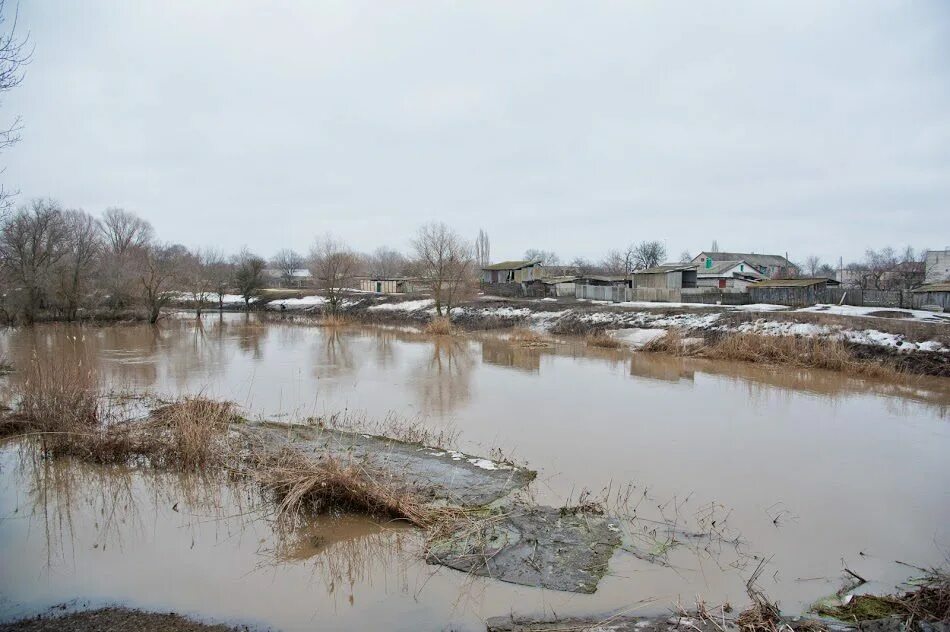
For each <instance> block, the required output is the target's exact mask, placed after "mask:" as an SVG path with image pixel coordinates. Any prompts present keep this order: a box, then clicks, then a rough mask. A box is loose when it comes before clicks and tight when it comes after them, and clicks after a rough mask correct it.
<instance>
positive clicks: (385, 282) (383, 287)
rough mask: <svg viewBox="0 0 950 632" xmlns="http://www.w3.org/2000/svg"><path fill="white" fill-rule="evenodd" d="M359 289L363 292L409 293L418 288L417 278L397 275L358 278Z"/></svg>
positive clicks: (416, 290)
mask: <svg viewBox="0 0 950 632" xmlns="http://www.w3.org/2000/svg"><path fill="white" fill-rule="evenodd" d="M359 281H360V289H361V290H363V291H364V292H376V293H378V294H410V293H412V292H418V291H419V290H420V287H419V286H420V283H419V281H418V279H411V278H409V277H397V276H390V277H385V276H371V277H364V278H362V279H360V280H359Z"/></svg>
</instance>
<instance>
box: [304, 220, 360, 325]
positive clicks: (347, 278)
mask: <svg viewBox="0 0 950 632" xmlns="http://www.w3.org/2000/svg"><path fill="white" fill-rule="evenodd" d="M359 263H360V262H359V257H358V256H357V255H356V253H354V252H353V251H352V250H350V249H349V247H348V246H347V245H346V244H344V243H343V242H341V241H337V240H336V239H334V238H333V237H332V236H330V235H324V236H323V237H321V238H320V239H318V240H317V241H316V242H315V243H314V245H313V247H312V248H311V249H310V274H312V275H313V278H314V280H315V281H316V283H317V286H318V287H320V288H321V289H323V293H324V296H325V297H326V299H327V308H326V311H327V312H328V313H330V314H336V313H337V312H338V311H339V308H340V305H341V303H342V302H343V292H344V290H346V288H348V287H351V286H352V281H353V277H354V276H355V275H356V271H357V269H358V268H359Z"/></svg>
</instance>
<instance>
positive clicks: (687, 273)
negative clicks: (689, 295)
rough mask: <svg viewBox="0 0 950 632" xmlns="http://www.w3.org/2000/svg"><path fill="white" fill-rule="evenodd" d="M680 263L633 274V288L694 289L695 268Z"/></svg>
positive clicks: (667, 264) (665, 264)
mask: <svg viewBox="0 0 950 632" xmlns="http://www.w3.org/2000/svg"><path fill="white" fill-rule="evenodd" d="M697 267H698V266H696V265H692V264H688V265H684V264H682V263H664V264H663V265H660V266H656V267H655V268H646V269H645V270H637V271H636V272H634V273H633V287H635V288H637V289H639V288H649V289H653V290H681V289H683V288H692V287H696V268H697Z"/></svg>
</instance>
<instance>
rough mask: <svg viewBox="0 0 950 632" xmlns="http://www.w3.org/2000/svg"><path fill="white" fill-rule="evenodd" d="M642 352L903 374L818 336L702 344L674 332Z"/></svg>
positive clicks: (733, 336) (731, 338)
mask: <svg viewBox="0 0 950 632" xmlns="http://www.w3.org/2000/svg"><path fill="white" fill-rule="evenodd" d="M642 351H647V352H663V353H672V354H674V355H680V356H694V357H701V358H709V359H719V360H736V361H740V362H753V363H762V364H781V365H787V366H794V367H799V368H809V369H825V370H829V371H841V372H846V373H851V374H853V375H864V376H869V377H880V378H893V377H897V376H899V375H902V374H903V371H902V369H901V367H900V366H899V365H897V364H895V363H893V362H888V361H887V360H876V359H870V358H868V359H864V358H858V357H857V356H856V355H855V354H854V352H853V351H852V350H851V348H850V347H849V346H848V345H847V344H846V343H845V342H843V341H841V340H837V339H834V338H827V337H818V336H772V335H765V334H753V333H727V334H723V335H721V336H718V337H716V338H714V339H711V340H701V339H696V338H687V337H685V336H684V334H683V333H682V332H681V331H679V330H677V329H671V330H670V331H668V332H667V333H666V335H664V336H661V337H660V338H657V339H655V340H651V341H650V342H648V343H647V344H646V345H644V346H643V348H642Z"/></svg>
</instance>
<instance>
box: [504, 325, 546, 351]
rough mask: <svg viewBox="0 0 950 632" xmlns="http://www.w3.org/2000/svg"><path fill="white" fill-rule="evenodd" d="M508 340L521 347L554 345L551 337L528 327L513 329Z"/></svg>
mask: <svg viewBox="0 0 950 632" xmlns="http://www.w3.org/2000/svg"><path fill="white" fill-rule="evenodd" d="M508 340H509V341H510V342H512V343H514V344H517V345H518V346H519V347H550V346H551V345H552V344H553V341H552V340H551V337H550V336H547V335H545V334H542V333H539V332H537V331H534V330H533V329H528V328H526V327H518V328H515V329H512V330H511V333H510V334H508Z"/></svg>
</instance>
